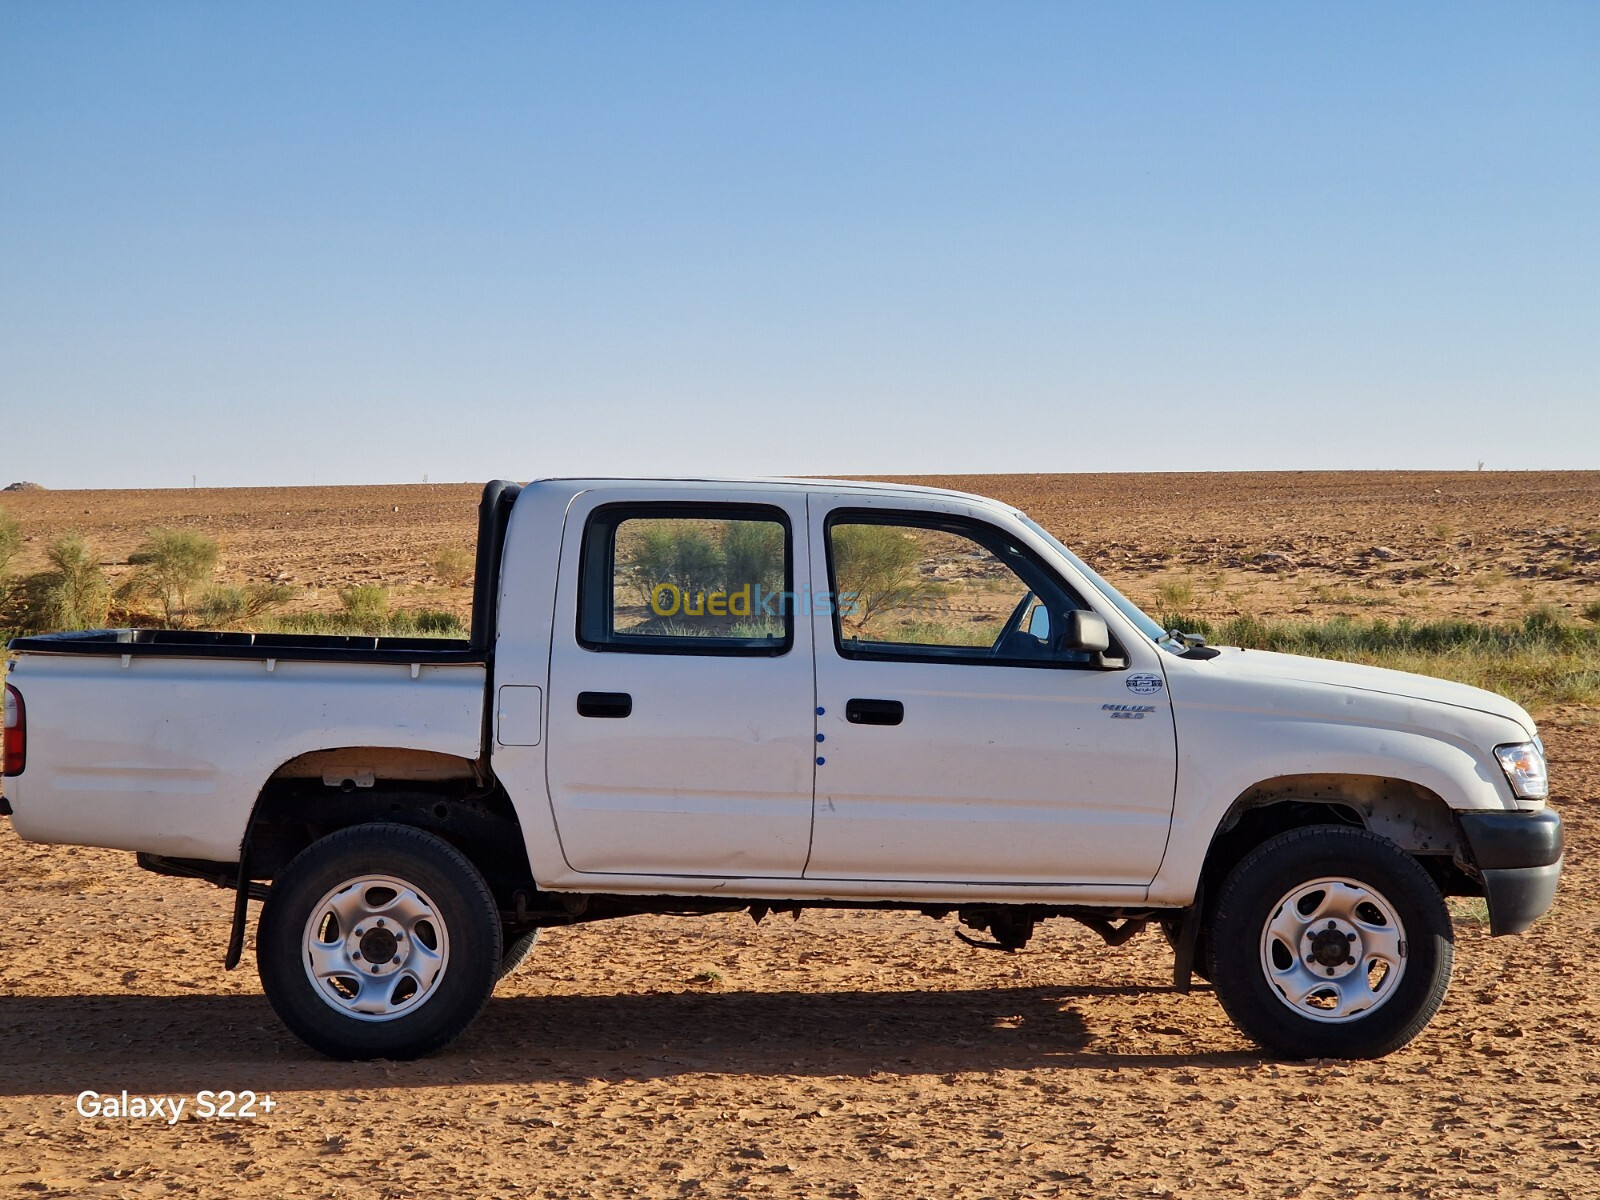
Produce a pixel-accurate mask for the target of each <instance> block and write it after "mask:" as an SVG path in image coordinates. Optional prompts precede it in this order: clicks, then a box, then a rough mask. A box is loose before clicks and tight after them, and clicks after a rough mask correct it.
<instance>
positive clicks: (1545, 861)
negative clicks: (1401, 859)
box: [1456, 808, 1565, 937]
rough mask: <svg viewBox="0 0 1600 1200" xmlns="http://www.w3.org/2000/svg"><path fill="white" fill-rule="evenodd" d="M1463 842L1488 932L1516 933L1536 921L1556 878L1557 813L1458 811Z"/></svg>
mask: <svg viewBox="0 0 1600 1200" xmlns="http://www.w3.org/2000/svg"><path fill="white" fill-rule="evenodd" d="M1456 819H1457V820H1458V821H1459V822H1460V824H1461V836H1462V841H1463V843H1464V844H1465V846H1466V851H1467V855H1468V857H1469V859H1470V860H1471V863H1472V865H1473V866H1474V867H1475V868H1477V872H1478V874H1479V875H1480V876H1482V878H1483V894H1484V896H1485V897H1487V899H1488V901H1489V933H1490V934H1491V935H1492V936H1494V937H1500V936H1501V935H1502V934H1507V933H1521V932H1522V931H1523V930H1525V929H1527V928H1528V926H1530V925H1532V924H1533V923H1534V921H1536V920H1538V919H1539V917H1540V916H1542V915H1543V914H1544V913H1545V911H1546V910H1547V909H1549V907H1550V905H1551V903H1552V902H1553V901H1554V900H1555V897H1556V885H1557V884H1558V883H1560V882H1561V855H1562V850H1563V848H1564V844H1565V843H1564V839H1563V837H1562V833H1561V817H1560V815H1559V814H1557V813H1555V812H1554V811H1552V810H1551V809H1548V808H1542V809H1539V810H1538V811H1537V812H1464V813H1457V814H1456Z"/></svg>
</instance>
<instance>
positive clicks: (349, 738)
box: [6, 654, 485, 862]
mask: <svg viewBox="0 0 1600 1200" xmlns="http://www.w3.org/2000/svg"><path fill="white" fill-rule="evenodd" d="M269 665H270V668H271V669H269ZM412 672H413V668H412V667H411V666H410V665H408V664H389V663H383V664H377V663H332V662H287V661H277V662H273V663H270V664H269V662H268V661H266V660H263V659H254V660H250V659H220V658H199V657H171V658H163V657H158V656H147V655H134V656H130V657H128V658H127V659H124V658H122V657H121V656H119V655H52V654H24V655H22V656H21V657H20V658H19V660H18V662H17V664H16V666H15V667H14V668H13V670H12V672H11V675H10V682H11V683H12V684H13V685H15V687H16V688H17V690H18V691H19V692H21V693H22V695H23V697H24V700H25V702H26V704H27V713H28V762H27V768H26V770H25V771H24V772H23V773H22V774H21V775H18V776H16V777H14V778H10V779H7V780H6V795H7V797H8V799H10V801H11V805H12V809H13V815H12V823H13V825H14V826H15V827H16V829H17V832H18V833H19V834H21V835H22V836H23V837H24V838H26V839H28V840H29V841H35V842H64V843H70V844H74V845H83V846H106V847H111V848H114V849H120V850H143V851H147V852H150V853H154V854H166V855H171V856H174V857H184V858H204V859H212V860H215V861H221V862H231V861H236V860H237V859H238V856H239V845H240V842H241V840H242V839H243V836H244V831H245V826H246V824H247V823H248V821H249V817H250V812H251V808H252V807H253V805H254V803H255V799H256V796H257V794H258V793H259V792H260V790H261V788H262V786H263V785H264V784H265V783H266V781H267V779H268V778H269V777H270V776H271V775H272V773H273V771H275V770H276V769H277V768H278V767H279V766H281V765H282V764H283V763H285V762H286V761H288V760H289V759H291V758H294V757H296V756H298V755H300V754H304V753H306V752H308V751H311V750H322V749H334V748H338V747H343V746H374V747H383V746H403V747H407V748H412V749H418V750H433V751H438V752H440V753H444V754H455V755H459V756H461V757H463V758H475V757H477V755H478V750H479V744H480V741H481V730H482V725H481V721H482V712H483V708H482V706H483V690H484V684H485V678H484V668H483V667H482V666H481V665H477V664H448V665H443V664H434V665H429V664H421V665H419V666H418V667H417V668H416V674H415V676H414V677H413V673H412Z"/></svg>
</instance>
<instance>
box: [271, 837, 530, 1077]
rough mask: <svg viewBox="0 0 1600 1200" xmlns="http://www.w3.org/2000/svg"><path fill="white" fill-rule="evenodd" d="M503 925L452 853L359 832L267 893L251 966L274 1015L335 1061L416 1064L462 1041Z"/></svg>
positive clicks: (476, 877) (443, 845) (313, 849)
mask: <svg viewBox="0 0 1600 1200" xmlns="http://www.w3.org/2000/svg"><path fill="white" fill-rule="evenodd" d="M500 959H501V947H500V920H499V915H498V913H497V911H496V908H495V903H494V898H493V897H492V896H491V895H490V893H489V889H488V887H487V885H485V883H484V881H483V877H482V876H481V875H480V874H479V873H478V871H477V869H476V868H475V867H473V865H472V864H471V863H470V862H469V861H467V859H466V858H465V857H464V856H463V855H462V854H461V852H460V851H459V850H457V849H456V848H455V847H453V846H451V845H450V844H449V843H448V842H445V841H443V840H442V839H440V838H437V837H435V836H434V835H433V834H431V833H426V832H424V831H422V830H420V829H413V828H411V827H409V826H405V825H391V824H373V825H356V826H353V827H351V828H349V829H343V830H340V831H339V832H337V833H333V834H329V835H328V836H327V837H325V838H322V839H321V840H320V841H317V842H314V843H312V844H311V845H310V846H308V847H307V848H306V849H305V850H303V851H301V853H300V854H298V855H296V856H295V858H294V859H292V860H291V861H290V863H289V865H288V866H286V867H285V868H284V869H283V871H282V872H281V873H280V874H279V876H278V878H277V879H276V880H275V881H274V883H273V886H272V891H271V893H270V894H269V895H268V897H267V901H266V904H265V905H264V906H263V908H262V911H261V926H260V931H259V935H258V938H257V946H256V962H257V966H258V968H259V970H260V973H261V985H262V987H263V989H264V990H265V991H266V994H267V999H268V1001H269V1002H270V1003H271V1004H272V1007H273V1009H274V1011H276V1012H277V1014H278V1016H279V1018H280V1019H281V1020H282V1021H283V1023H284V1024H285V1025H287V1026H288V1027H289V1029H290V1030H291V1031H292V1032H294V1033H295V1034H296V1035H298V1036H299V1037H300V1038H301V1039H302V1040H303V1041H305V1042H306V1043H307V1044H308V1045H310V1046H312V1047H313V1048H315V1049H317V1050H320V1051H322V1052H323V1053H324V1054H327V1055H330V1056H331V1057H334V1058H347V1059H357V1058H417V1057H419V1056H421V1055H424V1054H428V1053H431V1052H432V1051H434V1050H437V1049H439V1048H440V1047H441V1046H443V1045H445V1044H446V1043H447V1042H449V1041H451V1040H452V1039H453V1038H455V1037H456V1036H457V1035H458V1034H460V1033H461V1031H462V1030H464V1029H465V1028H466V1027H467V1026H468V1025H469V1024H470V1023H471V1022H472V1019H473V1018H474V1017H476V1016H477V1015H478V1012H479V1010H480V1009H482V1008H483V1005H484V1002H485V1001H486V1000H487V999H488V998H489V993H490V991H491V990H492V989H493V987H494V983H495V978H496V972H497V970H498V968H499V964H500Z"/></svg>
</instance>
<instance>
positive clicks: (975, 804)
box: [806, 645, 1174, 884]
mask: <svg viewBox="0 0 1600 1200" xmlns="http://www.w3.org/2000/svg"><path fill="white" fill-rule="evenodd" d="M1123 674H1124V673H1123V672H1116V673H1109V672H1108V673H1101V672H1089V671H1067V670H1042V669H1034V668H1025V667H986V666H955V665H944V664H935V663H882V662H852V661H848V660H844V659H839V658H837V657H835V656H834V655H833V650H832V646H831V645H829V646H825V647H824V649H823V653H822V655H821V656H820V659H819V662H818V670H817V682H818V698H819V701H820V703H821V704H822V707H823V708H824V709H825V710H826V711H825V713H824V715H823V716H822V717H821V718H820V719H819V722H818V728H819V729H820V730H821V731H822V732H823V733H824V735H825V738H826V740H825V741H824V742H823V743H822V745H821V747H820V749H821V750H822V756H823V758H824V760H825V761H824V763H823V765H822V766H819V767H818V768H817V816H816V822H815V828H814V830H813V834H812V849H811V861H810V864H809V865H808V867H807V869H806V875H807V877H808V878H838V879H856V878H875V879H903V880H929V881H952V882H953V881H972V882H980V881H981V882H1010V883H1051V882H1060V883H1120V884H1125V883H1131V882H1138V883H1148V882H1149V881H1150V879H1151V878H1153V877H1154V875H1155V871H1156V868H1157V866H1158V865H1159V864H1160V861H1161V853H1162V850H1163V848H1164V847H1165V845H1166V835H1167V827H1168V824H1169V822H1170V821H1171V818H1172V787H1173V761H1174V747H1173V727H1172V716H1171V712H1170V710H1169V707H1168V705H1167V703H1166V697H1165V693H1164V692H1163V693H1162V694H1161V695H1160V696H1158V697H1150V696H1137V697H1136V696H1132V695H1130V694H1129V693H1128V692H1127V691H1126V689H1125V688H1124V687H1123V684H1122V676H1123ZM851 698H876V699H892V700H898V701H900V702H901V703H902V704H903V705H904V709H905V715H904V718H903V720H902V721H901V723H900V724H899V725H894V726H880V725H857V724H852V723H850V722H849V721H848V720H847V719H846V715H845V706H846V702H847V701H848V700H849V699H851ZM1152 700H1155V701H1156V702H1155V703H1152ZM1133 701H1137V702H1138V703H1137V705H1134V707H1137V708H1144V707H1147V708H1149V709H1150V710H1151V711H1149V712H1144V713H1139V714H1137V715H1135V716H1121V717H1118V716H1114V715H1113V713H1115V712H1118V711H1124V712H1125V711H1127V710H1126V709H1120V710H1119V709H1106V708H1104V707H1103V706H1104V705H1107V704H1113V705H1116V704H1121V705H1129V704H1130V703H1131V702H1133Z"/></svg>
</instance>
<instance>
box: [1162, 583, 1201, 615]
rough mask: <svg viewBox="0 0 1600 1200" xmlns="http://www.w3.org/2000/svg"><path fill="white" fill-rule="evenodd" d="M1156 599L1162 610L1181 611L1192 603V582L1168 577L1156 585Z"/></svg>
mask: <svg viewBox="0 0 1600 1200" xmlns="http://www.w3.org/2000/svg"><path fill="white" fill-rule="evenodd" d="M1156 600H1157V602H1158V603H1159V604H1160V606H1161V611H1162V612H1182V611H1183V610H1184V609H1186V608H1188V607H1189V606H1190V605H1191V604H1193V603H1194V584H1192V583H1190V582H1189V581H1188V580H1187V579H1168V580H1165V581H1163V582H1162V583H1160V584H1158V585H1157V587H1156Z"/></svg>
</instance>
